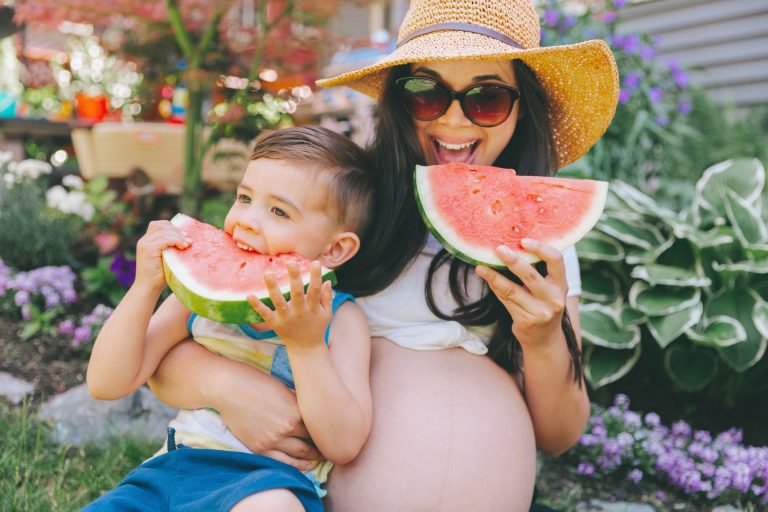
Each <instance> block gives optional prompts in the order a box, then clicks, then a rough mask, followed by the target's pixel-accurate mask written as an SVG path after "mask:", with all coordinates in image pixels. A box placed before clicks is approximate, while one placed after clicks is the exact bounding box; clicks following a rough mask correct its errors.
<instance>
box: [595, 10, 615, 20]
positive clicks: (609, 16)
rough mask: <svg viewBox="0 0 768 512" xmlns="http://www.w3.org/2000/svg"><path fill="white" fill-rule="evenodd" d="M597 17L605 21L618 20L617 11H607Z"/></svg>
mask: <svg viewBox="0 0 768 512" xmlns="http://www.w3.org/2000/svg"><path fill="white" fill-rule="evenodd" d="M597 19H598V21H602V22H603V23H613V22H614V21H616V13H615V12H614V11H605V12H602V13H600V14H598V15H597Z"/></svg>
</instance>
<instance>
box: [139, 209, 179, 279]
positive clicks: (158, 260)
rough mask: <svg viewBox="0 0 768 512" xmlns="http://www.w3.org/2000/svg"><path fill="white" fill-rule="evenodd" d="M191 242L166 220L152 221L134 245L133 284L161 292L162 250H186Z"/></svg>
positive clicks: (162, 277)
mask: <svg viewBox="0 0 768 512" xmlns="http://www.w3.org/2000/svg"><path fill="white" fill-rule="evenodd" d="M191 244H192V240H191V239H190V238H189V237H187V235H186V233H184V232H183V231H181V230H180V229H179V228H177V227H176V226H174V225H173V224H171V223H170V221H167V220H154V221H152V222H150V223H149V227H147V232H146V233H145V234H144V236H142V237H141V239H140V240H139V242H138V243H137V244H136V281H135V282H134V284H142V285H147V286H151V287H152V288H155V289H159V290H162V289H163V288H164V287H165V277H164V276H163V260H162V257H161V254H162V250H163V249H167V248H168V247H176V248H178V249H186V248H187V247H189V246H190V245H191Z"/></svg>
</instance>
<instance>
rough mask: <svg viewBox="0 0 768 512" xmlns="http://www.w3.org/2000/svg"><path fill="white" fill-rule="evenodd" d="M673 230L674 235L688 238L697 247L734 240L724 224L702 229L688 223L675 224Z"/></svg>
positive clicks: (722, 243)
mask: <svg viewBox="0 0 768 512" xmlns="http://www.w3.org/2000/svg"><path fill="white" fill-rule="evenodd" d="M673 231H674V234H675V236H676V237H678V238H685V239H687V240H690V241H691V242H692V243H693V244H694V245H695V246H696V247H698V248H699V249H704V248H706V247H717V246H720V245H725V244H730V243H733V241H734V237H733V236H732V235H731V232H732V230H731V229H730V228H726V227H724V226H723V227H716V228H713V229H710V230H709V231H702V230H700V229H697V228H695V227H693V226H690V225H686V224H680V225H678V226H675V227H674V228H673Z"/></svg>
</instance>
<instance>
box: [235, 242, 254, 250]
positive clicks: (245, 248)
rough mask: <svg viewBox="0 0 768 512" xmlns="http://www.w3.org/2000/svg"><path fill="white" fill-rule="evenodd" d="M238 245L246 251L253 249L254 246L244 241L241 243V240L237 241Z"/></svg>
mask: <svg viewBox="0 0 768 512" xmlns="http://www.w3.org/2000/svg"><path fill="white" fill-rule="evenodd" d="M237 246H238V247H239V248H241V249H242V250H244V251H253V248H252V247H249V246H247V245H245V244H244V243H241V242H237Z"/></svg>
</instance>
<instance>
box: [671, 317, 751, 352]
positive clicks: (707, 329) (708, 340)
mask: <svg viewBox="0 0 768 512" xmlns="http://www.w3.org/2000/svg"><path fill="white" fill-rule="evenodd" d="M702 323H703V325H702V326H701V327H699V326H696V325H694V326H693V327H691V328H690V329H688V330H687V331H685V335H686V336H688V339H689V340H691V341H692V342H694V343H696V344H697V345H705V346H708V347H713V348H718V347H730V346H731V345H735V344H736V343H741V342H742V341H744V340H746V339H747V331H746V330H745V329H744V326H743V325H741V322H739V321H738V320H736V319H735V318H732V317H730V316H725V315H718V316H716V317H713V318H707V317H704V319H703V322H702Z"/></svg>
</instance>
